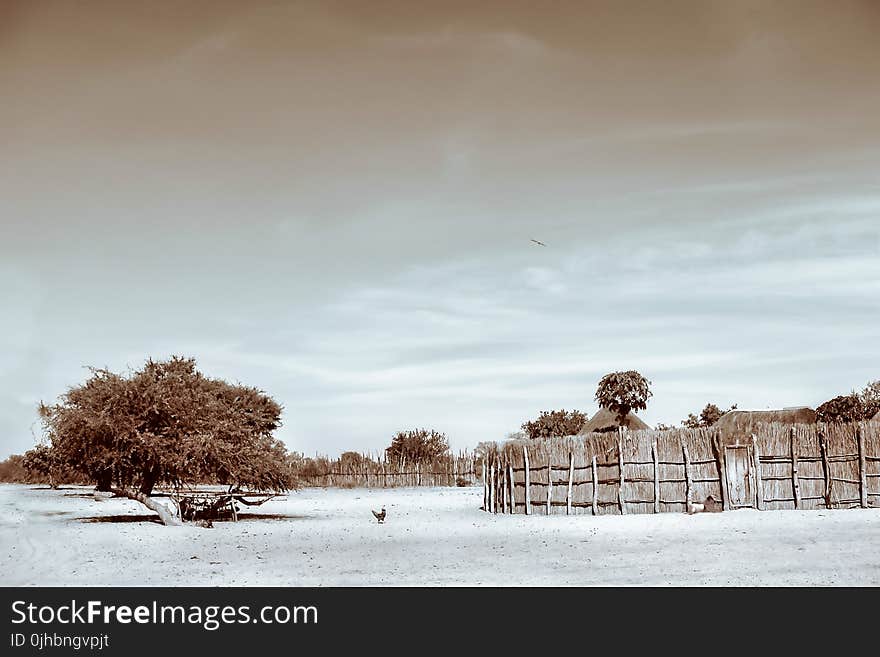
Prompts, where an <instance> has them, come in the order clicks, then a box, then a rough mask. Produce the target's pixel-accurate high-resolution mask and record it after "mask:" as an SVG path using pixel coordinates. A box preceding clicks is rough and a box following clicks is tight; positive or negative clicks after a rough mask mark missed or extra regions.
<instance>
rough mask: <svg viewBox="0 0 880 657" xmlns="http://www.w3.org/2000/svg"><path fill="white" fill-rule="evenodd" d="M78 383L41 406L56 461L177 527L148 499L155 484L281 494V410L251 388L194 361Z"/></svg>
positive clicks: (103, 374)
mask: <svg viewBox="0 0 880 657" xmlns="http://www.w3.org/2000/svg"><path fill="white" fill-rule="evenodd" d="M91 373H92V374H91V377H89V379H88V380H87V381H86V382H85V383H84V384H82V385H79V386H75V387H72V388H70V389H69V390H68V391H67V392H66V393H65V394H64V395H62V396H61V397H60V399H59V401H58V402H57V403H56V404H54V405H52V406H48V405H45V404H43V405H41V407H40V414H41V417H42V419H43V425H44V430H45V433H46V436H47V437H48V439H49V441H50V444H51V449H52V451H53V453H54V454H55V456H56V457H57V458H58V459H60V460H61V461H62V462H63V463H64V464H66V465H69V466H70V467H72V468H74V469H76V470H77V471H78V472H81V473H82V474H84V475H86V476H89V477H91V478H92V479H93V480H97V481H100V480H101V478H102V477H103V478H105V479H106V478H107V477H108V473H109V474H110V479H111V480H112V483H113V485H114V487H113V491H114V492H116V493H117V494H119V495H125V496H127V497H130V498H131V499H135V500H138V501H139V502H141V503H143V504H144V505H145V506H147V507H148V508H150V509H152V510H153V511H156V512H157V513H158V514H159V516H160V518H161V519H162V521H163V522H164V523H166V524H178V522H179V520H177V519H176V518H175V517H173V516H172V515H171V514H170V513H169V511H168V509H167V507H165V506H164V505H162V504H158V503H156V502H155V501H154V500H153V499H152V498H151V497H150V494H151V493H152V491H153V488H154V487H155V486H156V485H157V484H161V483H167V484H171V485H184V484H195V483H202V482H205V481H213V482H215V483H221V484H227V485H229V486H231V487H241V486H244V487H248V488H254V489H257V490H263V491H283V490H286V489H288V488H289V487H290V486H291V485H292V481H291V479H290V476H289V469H288V467H287V450H286V449H285V448H284V446H283V444H282V443H280V442H279V441H278V440H276V439H275V438H274V437H273V436H272V433H273V432H274V431H275V429H277V428H278V427H279V426H281V407H280V406H279V405H278V404H277V403H276V402H275V401H274V400H273V399H272V398H271V397H269V396H268V395H266V394H265V393H264V392H262V391H260V390H257V389H256V388H250V387H245V386H242V385H232V384H229V383H227V382H225V381H222V380H220V379H210V378H207V377H205V376H204V375H202V374H201V373H200V372H198V371H197V370H196V364H195V361H194V360H193V359H190V358H179V357H174V358H171V359H170V360H168V361H164V362H156V361H152V360H149V361H147V363H146V365H145V366H144V367H143V369H141V370H139V371H136V372H133V373H131V374H130V375H128V376H123V375H119V374H114V373H113V372H110V371H108V370H99V369H92V370H91Z"/></svg>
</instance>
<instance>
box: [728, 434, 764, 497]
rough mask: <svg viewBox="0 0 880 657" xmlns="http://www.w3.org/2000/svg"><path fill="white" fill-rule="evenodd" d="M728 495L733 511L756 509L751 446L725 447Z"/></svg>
mask: <svg viewBox="0 0 880 657" xmlns="http://www.w3.org/2000/svg"><path fill="white" fill-rule="evenodd" d="M724 463H725V474H726V475H727V493H728V495H729V504H730V508H731V509H742V508H748V507H751V508H755V507H756V504H755V492H756V491H755V480H754V473H753V472H752V448H751V446H750V445H726V446H725V447H724Z"/></svg>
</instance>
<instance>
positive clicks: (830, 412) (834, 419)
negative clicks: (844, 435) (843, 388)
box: [816, 394, 865, 424]
mask: <svg viewBox="0 0 880 657" xmlns="http://www.w3.org/2000/svg"><path fill="white" fill-rule="evenodd" d="M816 419H817V420H819V422H827V423H829V424H830V423H844V422H859V421H860V420H863V419H865V407H864V406H863V404H862V400H861V399H860V398H859V396H858V395H857V394H851V395H840V396H838V397H835V398H834V399H829V400H828V401H827V402H825V403H824V404H822V405H820V406H819V408H817V409H816Z"/></svg>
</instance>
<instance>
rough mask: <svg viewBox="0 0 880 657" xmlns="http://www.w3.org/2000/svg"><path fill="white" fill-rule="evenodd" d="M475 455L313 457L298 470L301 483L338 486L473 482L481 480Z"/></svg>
mask: <svg viewBox="0 0 880 657" xmlns="http://www.w3.org/2000/svg"><path fill="white" fill-rule="evenodd" d="M316 463H317V466H316ZM478 471H479V470H478V468H477V465H476V458H475V457H474V455H472V454H468V453H466V452H463V453H461V454H458V455H456V456H450V457H446V458H441V459H436V460H434V461H430V462H427V463H407V462H405V461H404V462H393V461H389V462H385V461H380V460H374V459H370V458H365V459H363V460H362V461H359V462H358V463H349V464H346V463H343V462H341V461H339V460H334V461H329V460H327V459H316V460H310V463H309V467H308V468H302V469H300V470H298V471H296V470H295V475H296V477H297V479H298V480H299V481H300V483H301V484H303V485H306V486H320V487H339V488H394V487H400V486H471V485H474V484H477V483H478V478H477V473H478Z"/></svg>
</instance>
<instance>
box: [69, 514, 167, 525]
mask: <svg viewBox="0 0 880 657" xmlns="http://www.w3.org/2000/svg"><path fill="white" fill-rule="evenodd" d="M79 521H80V522H111V523H117V522H118V523H133V522H153V523H156V524H158V525H161V524H162V521H161V520H159V516H157V515H155V514H152V513H139V514H136V515H131V514H128V515H115V516H88V517H85V518H80V519H79Z"/></svg>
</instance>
